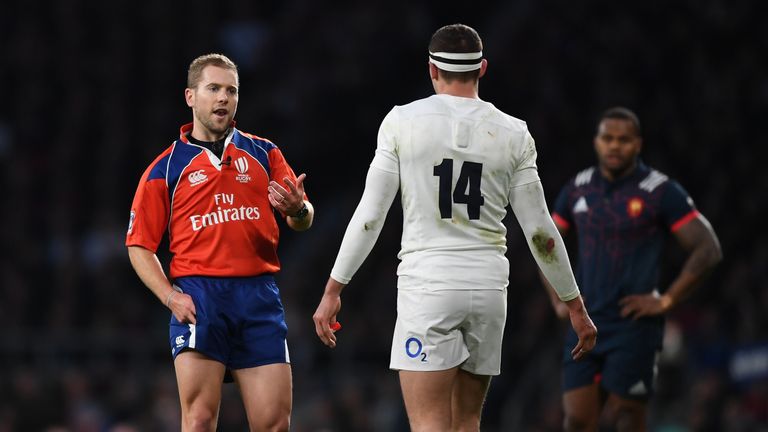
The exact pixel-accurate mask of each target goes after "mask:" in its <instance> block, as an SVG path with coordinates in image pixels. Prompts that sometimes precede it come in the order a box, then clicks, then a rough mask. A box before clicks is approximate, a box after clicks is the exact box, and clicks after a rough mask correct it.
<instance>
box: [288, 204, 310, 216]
mask: <svg viewBox="0 0 768 432" xmlns="http://www.w3.org/2000/svg"><path fill="white" fill-rule="evenodd" d="M308 214H309V208H307V203H304V205H303V206H301V209H300V210H299V211H297V212H296V214H295V215H293V216H291V217H292V218H294V219H304V218H305V217H307V215H308Z"/></svg>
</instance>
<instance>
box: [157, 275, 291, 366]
mask: <svg viewBox="0 0 768 432" xmlns="http://www.w3.org/2000/svg"><path fill="white" fill-rule="evenodd" d="M174 282H175V285H176V286H177V287H179V288H180V289H181V290H182V291H183V292H184V293H185V294H189V295H190V296H192V300H193V301H194V302H195V311H196V318H197V324H182V323H180V322H179V321H178V320H177V319H176V317H175V316H173V314H171V323H170V335H169V336H170V339H169V341H170V343H171V352H172V354H173V357H174V358H176V356H177V355H178V354H179V353H180V352H182V351H183V350H185V349H193V350H195V351H198V352H200V353H202V354H205V355H206V356H208V357H211V358H212V359H214V360H218V361H220V362H221V363H223V364H224V365H225V366H226V367H227V369H228V370H229V369H245V368H251V367H256V366H262V365H267V364H272V363H290V361H289V357H288V343H287V341H286V335H287V333H288V326H287V325H286V323H285V313H284V312H283V304H282V302H281V301H280V292H279V291H278V289H277V284H275V279H274V278H273V277H272V276H271V275H268V276H255V277H241V278H216V277H198V276H188V277H181V278H178V279H176V280H175V281H174Z"/></svg>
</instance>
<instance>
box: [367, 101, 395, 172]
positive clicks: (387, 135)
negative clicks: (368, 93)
mask: <svg viewBox="0 0 768 432" xmlns="http://www.w3.org/2000/svg"><path fill="white" fill-rule="evenodd" d="M399 129H400V116H399V115H398V112H397V107H394V108H392V110H391V111H389V113H388V114H387V115H386V117H384V120H382V122H381V126H379V134H378V137H377V138H376V154H375V155H374V157H373V161H372V162H371V166H373V167H376V168H378V169H380V170H382V171H386V172H389V173H392V174H399V173H400V162H399V157H398V152H397V136H398V130H399Z"/></svg>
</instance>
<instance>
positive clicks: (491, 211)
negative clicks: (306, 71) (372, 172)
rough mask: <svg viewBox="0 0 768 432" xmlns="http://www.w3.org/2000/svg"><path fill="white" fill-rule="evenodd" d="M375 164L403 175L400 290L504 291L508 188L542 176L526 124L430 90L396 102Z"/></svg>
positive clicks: (384, 124) (381, 135)
mask: <svg viewBox="0 0 768 432" xmlns="http://www.w3.org/2000/svg"><path fill="white" fill-rule="evenodd" d="M371 165H372V166H373V167H375V168H378V169H381V170H384V171H389V172H391V173H396V174H398V175H399V178H400V196H401V201H402V206H403V235H402V244H401V250H400V253H399V254H398V257H399V258H400V259H401V260H402V262H401V263H400V266H399V267H398V275H399V282H398V287H399V288H401V289H408V288H427V289H503V288H504V287H506V286H507V284H508V277H509V263H508V261H507V259H506V258H505V256H504V253H505V252H506V249H507V248H506V232H507V230H506V227H505V226H504V224H503V223H502V219H503V218H504V216H505V215H506V210H505V207H506V206H507V204H509V195H510V191H511V189H512V188H513V187H516V186H521V185H524V184H528V183H532V182H535V181H538V180H539V176H538V171H537V168H536V147H535V144H534V141H533V138H532V137H531V134H530V133H529V132H528V128H527V126H526V124H525V122H524V121H522V120H519V119H516V118H514V117H512V116H509V115H507V114H505V113H503V112H501V111H500V110H498V109H497V108H496V107H494V106H493V105H492V104H490V103H488V102H484V101H482V100H479V99H470V98H463V97H456V96H450V95H445V94H440V95H433V96H430V97H428V98H425V99H421V100H418V101H415V102H413V103H410V104H408V105H404V106H396V107H394V108H393V109H392V110H391V111H390V112H389V114H388V115H387V116H386V118H385V119H384V120H383V122H382V124H381V128H380V130H379V136H378V144H377V148H376V156H375V158H374V160H373V162H372V163H371Z"/></svg>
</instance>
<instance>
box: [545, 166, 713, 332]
mask: <svg viewBox="0 0 768 432" xmlns="http://www.w3.org/2000/svg"><path fill="white" fill-rule="evenodd" d="M697 215H698V211H697V210H696V208H695V206H694V204H693V200H692V199H691V198H690V197H689V196H688V193H687V192H686V191H685V190H684V189H683V188H682V187H681V186H680V184H678V183H677V182H676V181H674V180H671V179H669V178H668V177H667V176H666V175H664V174H662V173H660V172H659V171H656V170H654V169H651V168H649V167H647V166H646V165H644V164H643V163H641V162H640V163H638V166H637V169H635V171H634V172H633V173H632V174H631V175H629V176H627V177H625V178H622V179H619V180H617V181H613V182H612V181H609V180H608V179H606V178H605V177H603V176H602V175H601V174H600V169H599V168H598V167H591V168H588V169H586V170H584V171H582V172H580V173H578V174H577V175H576V176H575V177H574V178H573V179H572V180H571V181H569V182H568V183H567V184H566V185H565V187H564V188H563V190H562V191H561V192H560V195H559V196H558V197H557V201H556V202H555V206H554V211H553V215H552V217H553V218H554V220H555V222H556V223H557V225H558V226H559V227H560V228H561V229H565V230H569V229H570V228H571V227H575V229H576V233H577V235H578V247H579V259H578V266H577V269H576V281H577V282H578V284H579V289H580V290H581V293H582V295H583V297H584V301H585V303H586V305H587V310H588V311H589V313H590V315H591V316H592V318H593V319H595V320H596V321H597V320H599V321H603V322H615V321H618V320H620V319H621V318H620V310H621V308H620V307H619V303H618V302H619V300H620V299H621V298H622V297H624V296H626V295H629V294H643V293H650V292H652V291H653V290H654V289H655V288H656V287H657V279H658V273H659V260H660V256H661V254H662V251H663V250H664V244H665V242H666V240H667V238H668V237H669V233H670V232H674V231H676V230H678V229H679V228H680V227H682V226H683V225H685V224H686V223H688V222H689V221H691V220H692V219H694V218H695V217H696V216H697Z"/></svg>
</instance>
